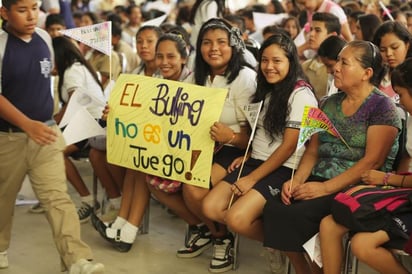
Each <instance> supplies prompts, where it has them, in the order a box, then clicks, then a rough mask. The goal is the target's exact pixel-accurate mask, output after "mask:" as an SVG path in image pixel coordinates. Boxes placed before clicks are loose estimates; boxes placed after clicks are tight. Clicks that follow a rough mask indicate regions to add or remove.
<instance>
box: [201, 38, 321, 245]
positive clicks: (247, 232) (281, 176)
mask: <svg viewBox="0 0 412 274" xmlns="http://www.w3.org/2000/svg"><path fill="white" fill-rule="evenodd" d="M259 56H260V60H259V63H260V65H259V70H258V75H257V90H256V94H255V96H254V99H253V101H254V102H260V101H263V102H264V103H263V107H262V110H261V112H260V114H259V116H258V121H257V128H256V134H255V136H254V138H253V143H252V147H253V148H252V153H251V157H250V158H249V159H248V160H247V161H246V163H245V165H244V167H243V169H239V167H240V166H241V165H240V164H239V163H240V161H236V162H235V163H234V164H233V165H232V166H231V168H230V171H231V173H230V174H229V175H227V176H226V177H225V178H224V179H223V180H222V181H221V182H220V183H218V184H217V185H216V187H214V188H213V189H212V190H211V192H210V193H209V194H208V195H207V196H206V198H205V199H204V202H203V212H204V213H205V214H206V216H208V217H209V218H211V219H213V220H215V221H218V222H220V223H226V224H227V225H228V227H229V228H230V229H231V230H232V231H234V232H237V233H239V234H241V235H244V236H246V237H248V238H251V239H254V240H258V241H261V242H263V224H262V218H261V217H262V211H263V207H264V205H265V203H266V201H267V200H271V199H276V198H277V199H278V197H279V193H280V192H281V189H282V184H283V182H284V181H286V180H288V179H289V178H290V177H291V175H292V171H293V169H294V168H295V167H296V165H297V161H299V159H300V156H301V155H302V153H303V150H302V149H300V150H299V151H296V146H297V141H298V136H299V126H300V123H301V120H302V116H303V111H304V107H305V105H309V106H314V107H316V106H317V100H316V97H315V95H314V93H313V90H312V87H311V86H310V84H308V81H307V80H306V77H305V75H304V73H303V71H302V67H301V66H300V62H299V60H298V57H297V56H298V55H297V54H296V47H295V45H294V43H293V40H292V39H290V38H289V36H287V35H286V34H283V33H278V34H275V35H273V36H271V37H269V38H268V39H267V40H265V42H264V43H263V45H262V47H261V49H260V52H259ZM295 153H297V154H298V156H297V157H296V155H294V154H295ZM242 160H243V159H242ZM233 195H236V197H237V199H236V202H235V203H234V204H233V206H232V207H230V201H231V200H232V196H233ZM228 207H229V208H228Z"/></svg>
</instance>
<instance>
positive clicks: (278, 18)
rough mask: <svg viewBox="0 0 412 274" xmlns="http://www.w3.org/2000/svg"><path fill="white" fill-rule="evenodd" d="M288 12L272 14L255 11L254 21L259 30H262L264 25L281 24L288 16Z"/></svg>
mask: <svg viewBox="0 0 412 274" xmlns="http://www.w3.org/2000/svg"><path fill="white" fill-rule="evenodd" d="M287 17H288V15H287V13H279V14H271V13H263V12H254V13H253V22H254V23H255V27H256V29H258V30H262V29H263V28H264V27H266V26H269V25H274V24H276V25H279V24H280V23H281V22H282V20H283V19H284V18H287Z"/></svg>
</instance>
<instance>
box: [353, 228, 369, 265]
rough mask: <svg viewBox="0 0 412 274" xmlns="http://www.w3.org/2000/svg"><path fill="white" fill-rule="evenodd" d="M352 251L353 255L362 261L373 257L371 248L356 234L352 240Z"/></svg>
mask: <svg viewBox="0 0 412 274" xmlns="http://www.w3.org/2000/svg"><path fill="white" fill-rule="evenodd" d="M350 246H351V251H352V253H353V255H354V256H355V257H356V258H358V259H359V260H361V261H365V260H367V258H370V256H371V251H372V250H371V246H370V245H369V244H368V243H367V242H366V241H365V240H364V239H363V237H362V236H361V235H359V234H355V235H354V236H353V237H352V239H351V244H350Z"/></svg>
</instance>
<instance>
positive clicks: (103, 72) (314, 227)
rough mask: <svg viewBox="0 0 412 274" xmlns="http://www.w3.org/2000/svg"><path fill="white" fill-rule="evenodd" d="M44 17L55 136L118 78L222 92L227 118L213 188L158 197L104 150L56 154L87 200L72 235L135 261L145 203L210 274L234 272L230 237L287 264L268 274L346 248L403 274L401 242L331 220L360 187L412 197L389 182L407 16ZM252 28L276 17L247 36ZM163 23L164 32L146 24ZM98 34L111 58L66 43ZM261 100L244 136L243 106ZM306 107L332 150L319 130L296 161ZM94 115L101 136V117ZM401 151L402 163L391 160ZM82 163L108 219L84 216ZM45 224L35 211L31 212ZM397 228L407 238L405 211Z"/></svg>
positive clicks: (242, 12) (335, 9)
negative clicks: (107, 29)
mask: <svg viewBox="0 0 412 274" xmlns="http://www.w3.org/2000/svg"><path fill="white" fill-rule="evenodd" d="M21 1H23V0H21ZM49 2H53V1H51V0H50V1H45V3H48V4H49V5H46V4H43V6H42V9H43V10H42V12H43V13H44V14H43V15H42V16H40V18H42V19H41V20H39V23H38V26H39V27H41V28H44V29H45V30H46V31H47V32H48V33H49V35H50V36H51V38H52V46H53V48H54V52H55V58H56V59H55V71H54V72H53V73H54V80H53V82H54V94H55V111H54V119H55V121H56V122H57V123H60V121H61V120H62V117H63V116H64V113H65V111H66V108H67V105H68V103H69V101H70V98H71V97H72V95H73V94H74V92H76V91H78V90H82V91H83V92H86V93H87V94H89V95H90V96H93V97H98V98H101V100H102V101H105V100H106V99H105V97H104V90H105V88H106V87H108V86H109V87H110V80H114V81H115V80H116V79H117V77H118V76H119V75H120V74H121V73H129V74H139V75H144V76H149V77H158V78H163V79H167V80H173V81H181V82H186V83H192V84H196V85H201V86H205V87H210V88H226V89H228V95H227V98H226V100H225V103H224V106H223V110H222V115H221V117H220V119H219V120H218V121H215V122H214V123H213V124H212V125H210V132H209V134H210V138H211V139H212V140H213V141H214V142H215V143H216V148H215V152H214V154H213V162H212V169H211V170H212V171H211V174H210V183H209V188H208V189H205V188H200V187H197V186H193V185H190V184H184V183H183V184H179V185H178V186H177V188H176V189H174V190H173V191H172V192H165V191H163V190H162V189H159V188H158V187H156V184H157V183H158V182H159V181H166V183H167V182H168V179H167V178H159V177H156V176H153V175H150V174H146V173H144V172H143V171H140V170H139V171H138V170H132V169H129V168H125V167H120V166H116V165H113V164H110V163H108V162H107V160H106V147H105V139H104V138H103V139H102V140H96V139H98V138H92V139H85V140H83V141H80V142H77V143H75V144H71V145H68V146H66V147H65V149H64V165H65V169H66V177H67V180H68V181H69V182H70V183H71V184H72V185H73V187H74V188H75V190H76V191H77V192H78V194H79V195H80V197H81V205H80V206H79V209H78V211H77V214H78V217H79V220H80V222H82V223H83V222H84V223H85V222H87V221H88V220H89V219H91V220H92V224H93V226H94V228H95V229H96V231H97V232H98V233H99V234H100V235H101V236H102V238H103V239H104V240H106V241H108V242H109V243H110V244H111V246H113V247H114V248H115V249H117V250H118V251H120V252H127V251H129V250H130V249H131V248H132V246H133V244H134V242H135V241H136V236H137V233H138V231H139V227H140V226H141V225H142V221H143V217H144V214H145V212H146V208H147V207H148V206H149V201H150V199H151V197H153V198H154V199H156V200H158V201H159V202H160V203H162V204H164V205H165V206H166V207H167V208H168V209H169V210H170V211H171V212H173V213H174V214H176V215H177V216H179V217H180V218H181V219H183V220H184V221H185V222H186V223H187V227H188V231H187V235H186V237H185V235H183V234H182V239H183V238H185V241H184V246H182V248H180V249H179V250H177V251H176V255H177V256H178V257H180V258H193V257H196V256H199V255H201V254H202V253H203V252H204V251H205V250H207V249H208V248H210V247H213V255H212V258H211V261H210V264H209V266H208V269H209V271H210V272H212V273H221V272H225V271H228V270H230V269H232V268H233V264H234V258H233V256H234V254H233V249H234V245H235V244H234V242H235V237H237V236H236V234H238V235H242V236H244V237H247V238H250V239H253V240H256V241H259V242H261V243H262V244H263V246H264V247H265V249H266V251H267V252H268V253H269V254H270V256H272V257H276V258H277V261H278V262H280V263H281V264H282V265H279V266H278V269H277V270H273V271H274V272H273V273H282V271H284V269H285V264H286V260H285V258H286V257H287V258H288V259H289V261H290V263H291V265H292V267H293V268H294V270H295V273H297V274H307V273H326V274H330V273H333V274H335V273H336V274H337V273H340V271H341V268H342V258H343V247H342V238H343V236H344V235H346V234H347V233H349V234H350V235H351V237H352V238H351V241H352V245H351V248H352V251H353V254H354V255H355V256H356V257H357V258H358V259H359V260H361V261H362V262H364V263H366V264H367V265H369V266H370V267H371V268H373V269H375V270H376V271H379V272H380V273H391V274H393V273H399V274H402V273H408V271H407V270H406V268H405V267H404V266H402V264H400V262H399V261H398V260H397V259H396V258H395V257H394V255H393V254H392V253H391V252H390V250H389V249H387V244H388V243H390V242H391V241H397V245H396V248H398V249H402V248H403V247H404V246H405V244H406V243H407V242H408V240H409V239H408V238H402V239H400V238H399V237H398V236H397V234H396V233H393V231H389V230H385V229H381V230H378V231H356V230H353V229H351V228H347V227H345V225H344V224H341V223H339V222H338V221H336V220H335V218H334V214H333V212H332V211H331V205H332V203H333V201H334V198H335V196H336V195H337V194H338V193H340V192H342V191H345V190H346V189H348V188H349V187H351V186H353V185H358V184H367V185H382V184H384V185H391V186H394V187H403V188H411V193H412V176H406V177H405V176H402V175H396V174H395V173H396V172H397V171H400V172H406V171H408V169H409V159H410V157H409V153H412V148H411V147H410V143H399V142H398V138H399V135H400V133H401V132H402V131H405V130H406V128H405V127H403V126H402V121H401V117H400V115H399V109H398V108H399V105H400V106H401V107H402V108H404V109H405V111H407V112H411V113H412V80H411V78H410V75H412V74H411V73H412V59H409V58H410V57H412V46H411V42H412V34H411V32H410V31H411V30H412V16H411V14H412V5H409V3H405V4H402V5H401V3H400V2H399V1H397V0H392V1H390V4H389V5H388V6H387V7H386V8H385V9H383V8H382V7H381V6H380V5H379V2H378V1H372V2H370V4H368V5H363V2H362V1H359V2H358V1H349V0H343V1H341V2H340V4H337V3H335V2H333V1H331V0H296V1H293V0H287V1H282V2H279V1H277V0H272V1H269V3H268V4H267V5H266V6H265V5H260V4H254V5H250V6H247V7H244V8H241V9H238V10H230V9H228V8H227V5H226V4H227V3H225V0H196V1H188V2H190V3H186V1H178V2H179V3H175V2H176V1H160V0H158V1H140V2H142V3H134V2H132V1H127V3H126V1H125V3H121V1H108V0H92V1H90V2H89V1H82V0H77V1H75V0H72V2H71V5H70V6H69V7H66V8H65V9H64V8H63V7H62V6H60V9H58V10H57V11H55V10H53V9H52V8H50V6H52V5H51V4H50V3H49ZM59 2H62V1H59ZM180 2H182V3H180ZM192 2H194V3H192ZM61 5H62V4H61ZM257 13H267V14H277V15H278V14H283V15H284V17H283V19H282V20H279V22H277V23H276V24H271V25H268V26H265V27H264V28H263V29H257V26H256V25H257V24H256V21H255V20H254V16H258V14H257ZM46 14H47V15H46ZM163 14H166V15H168V16H167V19H166V20H165V21H164V22H163V23H161V24H158V25H151V24H150V20H152V19H155V18H157V17H159V16H161V15H163ZM68 15H70V16H69V17H70V18H71V19H70V20H68V19H67V17H68ZM277 18H278V17H277ZM103 21H111V22H112V30H111V31H112V39H111V41H112V49H113V50H112V52H111V56H110V57H109V56H107V55H105V54H103V53H101V52H99V51H97V50H95V49H93V48H91V47H89V46H87V45H85V44H82V43H81V42H78V41H75V40H72V39H70V38H68V37H65V36H63V35H62V33H61V32H60V31H61V30H65V29H66V28H71V27H74V26H76V27H84V26H89V25H92V24H96V23H99V22H103ZM145 22H149V24H147V23H145ZM152 22H153V21H152ZM4 25H7V22H6V21H4ZM261 101H263V104H262V107H261V111H260V112H259V116H258V117H257V123H256V128H255V129H253V125H251V124H250V123H249V122H248V119H247V117H246V115H245V113H244V112H243V107H244V106H245V105H248V104H251V103H257V102H261ZM305 106H311V107H315V108H319V109H321V110H322V111H323V112H324V113H325V114H326V115H327V117H328V118H329V120H330V121H331V123H332V124H333V126H334V127H335V128H336V130H337V131H338V132H339V135H338V137H337V136H333V135H331V134H330V133H328V132H326V131H321V132H318V133H316V134H314V135H312V136H311V138H310V139H309V140H307V142H306V143H305V144H304V145H302V146H299V147H298V143H299V136H300V135H299V133H300V126H301V123H302V119H303V118H302V117H303V114H304V111H305ZM88 111H89V112H90V113H91V114H92V116H93V117H94V118H96V119H97V120H99V123H100V124H101V125H105V121H106V118H107V115H109V113H110V106H106V107H105V108H104V109H102V108H90V109H88ZM410 130H411V132H412V128H410ZM252 132H253V133H254V135H253V136H252ZM408 132H409V131H408ZM99 137H101V136H99ZM250 138H253V139H252V141H251V148H250V151H246V150H247V148H248V144H249V139H250ZM408 141H409V142H410V141H411V140H410V139H408ZM102 144H103V145H102ZM404 146H406V151H405V153H403V154H400V153H398V150H399V149H400V147H404ZM297 148H298V149H297ZM402 151H403V150H402ZM81 152H86V153H87V154H86V156H87V157H89V159H90V162H91V164H92V167H93V170H94V173H95V175H96V176H97V178H98V180H99V182H100V183H101V184H102V186H103V188H104V190H105V195H106V197H107V201H108V202H107V203H105V211H106V213H105V214H103V215H97V211H98V210H99V209H100V208H101V207H103V204H102V205H100V204H99V203H98V202H97V201H94V199H93V196H92V195H91V194H90V191H89V190H88V188H87V186H86V184H85V182H84V181H83V179H82V178H81V176H80V174H79V172H78V171H77V169H76V166H75V164H73V162H72V160H73V158H76V157H78V154H79V153H81ZM245 152H248V153H247V155H245ZM399 159H400V163H398V162H399ZM395 161H396V162H397V163H398V164H397V165H395ZM392 172H393V173H392ZM169 182H170V181H169ZM47 210H48V208H47V207H46V206H45V207H43V206H42V205H41V204H37V205H35V206H34V207H33V208H31V209H30V211H31V212H43V211H47ZM395 217H397V218H396V221H397V222H398V223H399V222H401V225H399V226H400V227H402V229H403V232H404V233H405V234H407V235H408V236H409V235H410V234H411V231H412V222H411V221H410V219H411V217H412V212H410V211H408V212H406V213H402V216H398V215H396V216H394V218H395ZM408 220H409V221H408ZM393 222H395V220H393ZM317 233H319V238H320V246H321V251H322V254H321V255H322V261H323V267H322V268H320V267H319V266H318V265H316V264H315V263H312V262H310V261H309V260H307V256H306V254H305V250H304V248H303V245H304V244H305V242H307V241H308V240H309V239H311V238H312V237H313V236H314V235H316V234H317ZM0 247H1V246H0ZM2 252H5V250H1V249H0V256H1V254H2ZM171 256H172V254H171ZM6 267H7V266H6ZM0 268H1V261H0ZM90 273H93V272H90Z"/></svg>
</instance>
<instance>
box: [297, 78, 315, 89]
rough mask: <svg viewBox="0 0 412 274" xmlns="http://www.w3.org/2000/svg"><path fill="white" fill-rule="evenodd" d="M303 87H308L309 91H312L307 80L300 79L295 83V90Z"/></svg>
mask: <svg viewBox="0 0 412 274" xmlns="http://www.w3.org/2000/svg"><path fill="white" fill-rule="evenodd" d="M302 87H307V88H309V89H312V86H311V85H310V84H309V83H308V82H306V81H305V80H302V79H299V80H297V81H296V83H295V87H294V88H293V89H298V88H302Z"/></svg>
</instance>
